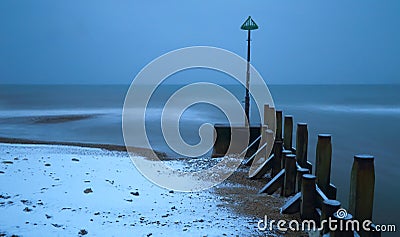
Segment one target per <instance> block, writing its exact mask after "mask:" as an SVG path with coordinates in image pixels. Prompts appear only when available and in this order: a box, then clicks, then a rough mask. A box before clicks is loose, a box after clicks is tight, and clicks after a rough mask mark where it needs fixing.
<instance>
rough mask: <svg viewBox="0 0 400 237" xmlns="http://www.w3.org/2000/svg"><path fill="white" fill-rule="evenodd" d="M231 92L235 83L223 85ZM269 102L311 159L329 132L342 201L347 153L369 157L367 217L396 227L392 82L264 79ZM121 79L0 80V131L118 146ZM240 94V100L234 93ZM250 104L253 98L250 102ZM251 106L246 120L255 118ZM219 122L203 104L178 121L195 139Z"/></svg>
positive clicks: (152, 108) (158, 141) (398, 163)
mask: <svg viewBox="0 0 400 237" xmlns="http://www.w3.org/2000/svg"><path fill="white" fill-rule="evenodd" d="M179 87H181V86H180V85H162V86H161V87H159V88H158V89H157V90H156V93H155V94H154V96H153V97H152V99H151V101H150V103H149V107H148V110H147V113H146V130H147V133H148V134H149V139H150V142H151V144H152V145H153V148H154V149H156V150H159V151H164V152H167V154H170V155H173V152H172V151H170V150H168V146H167V145H166V144H165V143H164V141H163V138H162V136H161V126H160V117H161V112H162V107H163V105H164V104H165V102H166V99H167V98H168V97H169V96H170V95H171V94H172V93H173V92H175V91H176V90H177V89H178V88H179ZM225 87H226V88H227V89H228V90H230V91H231V92H232V93H233V94H234V95H235V96H236V97H237V98H242V97H243V96H244V89H243V88H242V87H241V86H238V85H228V86H225ZM269 89H270V91H271V94H272V96H273V98H274V102H275V106H276V108H277V109H282V110H283V112H284V114H285V115H288V114H291V115H293V116H294V120H295V123H297V122H306V123H308V125H309V138H310V140H309V160H311V161H312V162H314V160H315V147H316V146H315V144H316V139H317V135H318V134H319V133H331V134H332V143H333V144H332V145H333V160H332V182H333V183H334V184H335V185H336V186H337V187H338V199H339V200H340V201H342V203H343V205H344V207H347V200H348V191H349V180H350V170H351V166H352V162H353V156H354V155H355V154H359V153H370V154H372V155H374V156H375V171H376V185H375V206H374V209H375V210H374V218H375V219H374V221H375V222H376V223H381V224H397V226H400V214H399V213H400V205H398V203H397V199H398V198H397V195H400V184H399V182H398V180H400V172H399V171H398V169H399V167H400V156H399V155H398V151H397V146H398V145H399V144H400V143H399V142H400V139H399V135H400V134H399V132H400V123H399V122H400V93H399V92H400V85H304V86H303V85H282V86H278V85H276V86H269ZM127 90H128V86H126V85H112V86H110V85H106V86H102V85H90V86H89V85H18V86H16V85H0V137H10V138H25V139H35V140H44V141H70V142H87V143H106V144H119V145H123V144H124V143H123V137H122V129H121V113H122V107H123V103H124V97H125V94H126V92H127ZM240 100H242V99H240ZM252 108H254V105H253V106H252ZM256 114H257V111H253V116H252V122H253V123H259V117H258V116H257V115H256ZM206 122H208V123H223V122H227V121H226V118H225V116H224V115H223V113H222V112H221V111H219V110H218V109H216V108H215V107H212V106H208V105H205V104H199V105H194V106H192V107H190V108H189V109H188V110H186V111H185V112H184V113H183V115H182V117H181V120H180V129H181V134H182V137H183V138H184V139H185V141H186V142H187V143H189V144H196V143H197V142H198V141H199V136H198V128H199V127H200V125H201V124H203V123H206Z"/></svg>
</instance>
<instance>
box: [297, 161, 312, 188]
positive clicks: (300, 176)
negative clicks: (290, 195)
mask: <svg viewBox="0 0 400 237" xmlns="http://www.w3.org/2000/svg"><path fill="white" fill-rule="evenodd" d="M303 174H310V170H309V169H306V168H302V167H300V168H297V175H296V176H297V177H296V180H297V189H296V192H301V183H302V179H303Z"/></svg>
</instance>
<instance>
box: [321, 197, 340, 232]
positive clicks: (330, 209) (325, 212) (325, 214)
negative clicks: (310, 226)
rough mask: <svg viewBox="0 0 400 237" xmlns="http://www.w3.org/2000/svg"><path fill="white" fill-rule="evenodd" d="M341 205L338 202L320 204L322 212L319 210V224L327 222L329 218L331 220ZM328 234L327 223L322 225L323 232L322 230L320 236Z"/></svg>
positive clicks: (329, 201) (331, 201)
mask: <svg viewBox="0 0 400 237" xmlns="http://www.w3.org/2000/svg"><path fill="white" fill-rule="evenodd" d="M340 206H341V204H340V202H339V201H337V200H331V199H328V200H324V202H323V203H322V210H321V218H320V219H321V222H322V221H323V220H327V221H328V219H329V217H330V218H333V214H335V213H336V212H337V211H338V210H339V208H340ZM328 232H329V225H328V223H326V222H325V223H324V224H323V230H322V234H326V233H328Z"/></svg>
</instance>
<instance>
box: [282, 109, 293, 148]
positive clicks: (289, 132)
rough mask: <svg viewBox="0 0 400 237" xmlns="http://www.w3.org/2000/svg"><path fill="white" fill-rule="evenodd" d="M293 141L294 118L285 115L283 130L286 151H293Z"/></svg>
mask: <svg viewBox="0 0 400 237" xmlns="http://www.w3.org/2000/svg"><path fill="white" fill-rule="evenodd" d="M292 140H293V116H291V115H285V119H284V130H283V147H284V148H285V149H286V150H292Z"/></svg>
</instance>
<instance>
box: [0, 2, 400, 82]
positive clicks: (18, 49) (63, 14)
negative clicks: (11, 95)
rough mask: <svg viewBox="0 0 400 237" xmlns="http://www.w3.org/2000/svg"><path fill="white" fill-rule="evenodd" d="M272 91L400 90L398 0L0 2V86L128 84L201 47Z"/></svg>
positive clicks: (399, 9)
mask: <svg viewBox="0 0 400 237" xmlns="http://www.w3.org/2000/svg"><path fill="white" fill-rule="evenodd" d="M249 15H251V16H252V17H253V19H254V20H255V21H256V23H257V24H258V25H259V27H260V29H259V30H256V31H253V33H252V63H253V65H254V66H255V67H256V68H257V70H258V71H259V72H260V73H261V75H262V76H263V77H264V79H266V80H267V81H268V83H270V84H321V83H322V84H330V83H351V84H359V83H399V82H400V44H399V42H400V1H398V0H392V1H389V0H375V1H371V0H357V1H356V0H335V1H321V0H308V1H297V0H296V1H295V0H293V1H281V0H274V1H265V0H262V1H232V0H227V1H215V0H214V1H205V0H202V1H161V0H160V1H151V0H150V1H148V0H141V1H135V0H125V1H124V0H109V1H104V0H90V1H89V0H60V1H54V0H48V1H43V0H34V1H32V0H29V1H28V0H18V1H15V0H1V1H0V33H1V35H0V83H18V84H37V83H40V84H49V83H50V84H53V83H56V84H60V83H61V84H62V83H71V84H91V83H100V84H104V83H106V84H129V83H130V82H131V80H132V79H133V78H134V77H135V75H136V74H137V73H138V72H139V71H140V69H141V68H142V67H144V66H145V65H146V64H147V63H149V62H150V61H151V60H153V59H154V58H156V57H158V56H160V55H161V54H164V53H167V52H168V51H170V50H174V49H178V48H181V47H187V46H195V45H209V46H216V47H221V48H224V49H227V50H230V51H233V52H235V53H237V54H239V55H240V56H242V57H244V58H245V57H246V37H247V34H246V32H245V31H242V30H240V25H241V24H242V23H243V21H244V20H245V19H246V18H247V17H248V16H249Z"/></svg>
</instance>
